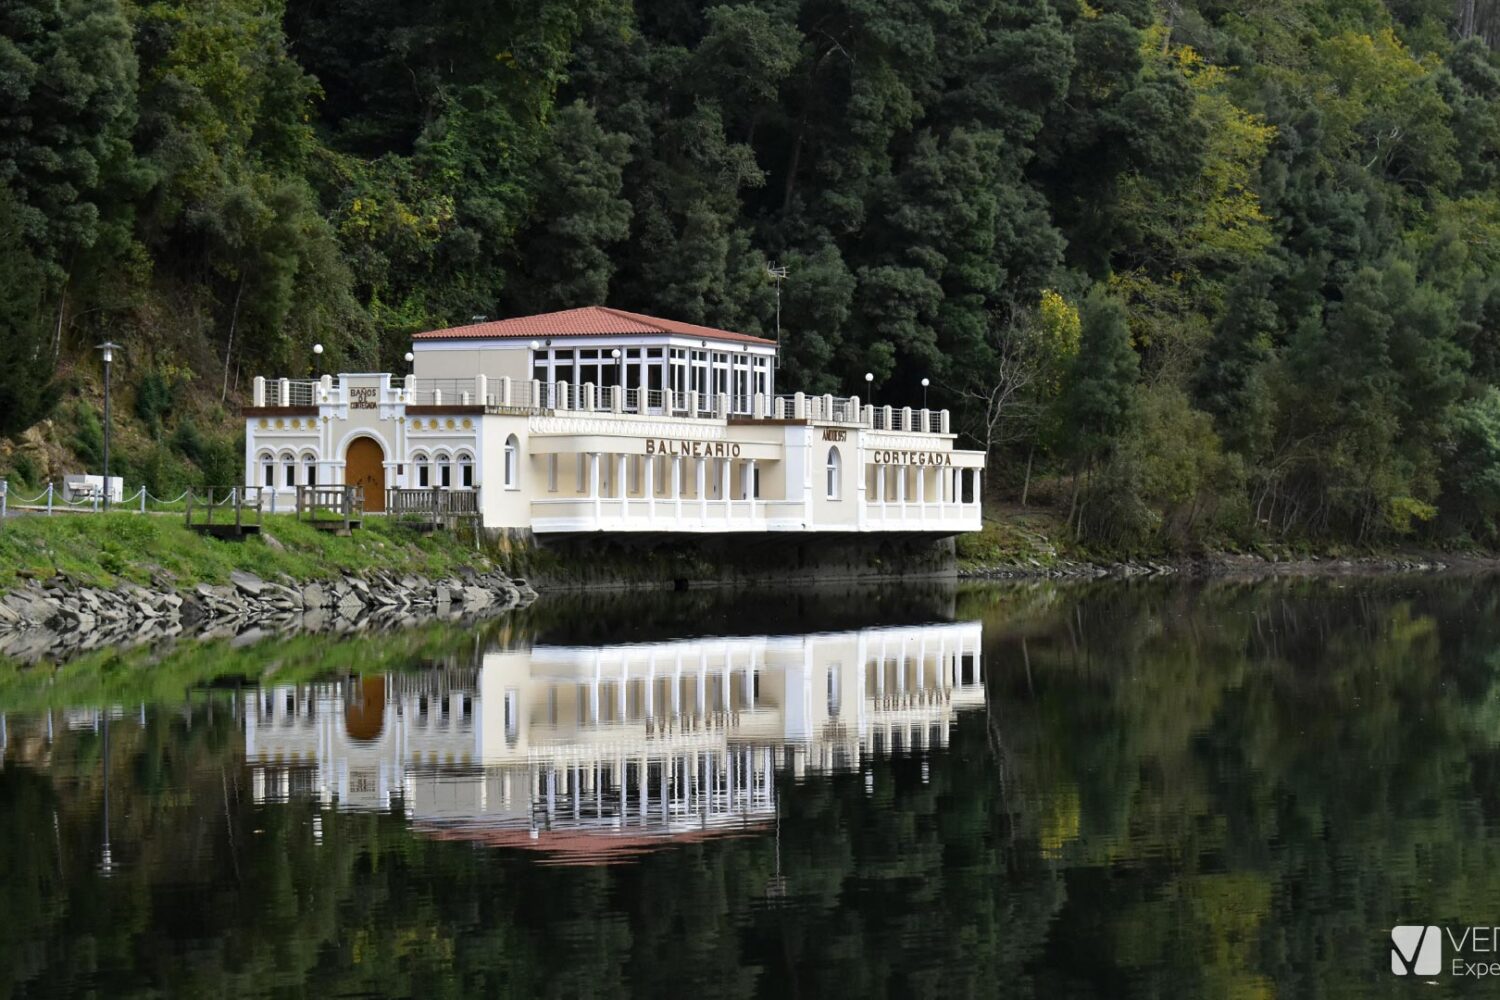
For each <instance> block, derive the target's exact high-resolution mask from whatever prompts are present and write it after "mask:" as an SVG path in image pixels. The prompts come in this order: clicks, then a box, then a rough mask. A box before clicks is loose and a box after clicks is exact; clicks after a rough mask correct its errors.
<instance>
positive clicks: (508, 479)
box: [505, 434, 521, 490]
mask: <svg viewBox="0 0 1500 1000" xmlns="http://www.w3.org/2000/svg"><path fill="white" fill-rule="evenodd" d="M505 488H506V489H508V490H518V489H520V488H521V442H520V441H517V440H516V436H515V435H514V434H512V435H511V436H510V437H508V438H506V439H505Z"/></svg>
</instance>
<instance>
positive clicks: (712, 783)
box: [241, 622, 985, 863]
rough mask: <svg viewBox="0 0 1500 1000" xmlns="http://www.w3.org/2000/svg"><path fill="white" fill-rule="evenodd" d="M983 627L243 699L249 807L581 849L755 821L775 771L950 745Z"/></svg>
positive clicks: (901, 631) (554, 651)
mask: <svg viewBox="0 0 1500 1000" xmlns="http://www.w3.org/2000/svg"><path fill="white" fill-rule="evenodd" d="M981 629H982V626H981V625H980V623H979V622H945V623H934V624H926V625H908V626H896V627H885V628H868V629H861V630H858V631H847V632H827V633H815V634H811V635H783V636H765V635H760V636H733V637H714V638H702V639H682V640H673V641H666V642H649V643H635V644H619V645H609V646H552V645H539V646H535V647H533V648H530V649H492V650H489V651H486V652H484V653H482V654H480V655H479V656H478V657H477V659H476V661H474V662H473V663H472V664H471V665H464V666H456V665H455V666H450V667H447V668H446V669H438V670H430V671H425V672H421V673H412V674H396V675H390V676H379V675H367V676H365V677H363V678H360V679H350V680H347V681H344V682H333V683H327V682H325V683H314V684H299V685H286V686H281V687H274V688H263V689H261V690H259V691H257V692H254V693H252V694H249V695H246V696H245V697H244V701H243V704H242V705H241V709H242V718H243V720H244V741H245V744H244V745H245V759H246V763H247V764H248V765H249V767H250V770H251V782H250V784H251V792H252V795H253V796H254V799H255V801H256V802H284V801H287V800H289V799H297V798H304V799H313V800H316V801H318V802H320V803H322V804H323V805H325V806H336V807H337V808H339V809H343V810H352V811H378V812H388V811H391V810H392V809H393V808H399V809H400V811H401V812H403V813H404V814H405V816H406V817H407V819H408V820H409V821H410V822H411V823H412V825H413V828H414V829H416V830H418V831H419V832H422V833H424V834H426V835H428V836H432V837H436V838H440V839H450V840H468V841H474V842H479V843H485V844H489V845H492V846H507V847H521V848H530V849H535V850H541V851H546V852H549V853H552V854H554V855H556V856H557V857H559V858H560V859H565V860H571V861H574V862H579V863H593V862H600V861H607V860H611V859H617V858H618V857H619V856H621V855H628V854H631V853H634V852H637V851H640V850H649V849H651V848H653V847H659V846H664V845H665V844H667V843H672V842H680V841H682V840H691V839H701V838H703V837H708V836H715V835H721V834H725V833H744V832H746V831H748V830H753V829H757V828H764V827H770V826H771V825H772V824H773V823H774V820H775V816H776V801H775V788H776V785H775V775H776V773H777V772H783V773H789V774H792V775H794V776H796V777H798V778H801V777H803V776H805V775H809V774H819V773H828V772H841V771H857V770H860V769H861V768H862V767H863V765H864V764H865V763H866V762H867V761H868V760H870V759H871V758H876V757H887V756H892V755H909V754H914V753H915V754H921V753H923V752H926V751H929V750H935V749H939V748H942V747H946V746H947V745H948V742H949V738H950V735H951V733H952V730H953V727H954V725H955V724H956V721H957V716H958V714H959V713H960V712H964V711H968V710H973V709H981V708H983V707H984V703H985V688H984V667H983V663H982V648H981V646H982V638H983V635H982V631H981Z"/></svg>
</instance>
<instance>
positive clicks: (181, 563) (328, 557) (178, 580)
mask: <svg viewBox="0 0 1500 1000" xmlns="http://www.w3.org/2000/svg"><path fill="white" fill-rule="evenodd" d="M262 532H263V533H262V535H261V536H260V537H249V538H246V539H245V540H244V541H241V542H230V541H220V540H218V539H214V538H210V537H207V536H205V535H200V534H198V533H197V532H194V531H189V530H188V528H187V527H186V526H185V525H184V524H183V522H182V518H180V517H174V516H169V515H161V516H157V515H151V514H126V513H119V514H71V515H67V516H55V517H17V518H10V519H8V520H6V521H4V522H3V523H0V592H4V591H6V590H9V589H11V588H12V587H14V586H15V585H16V584H17V582H18V580H20V579H21V578H23V577H27V576H29V577H32V578H35V579H43V580H44V579H47V578H49V577H51V576H54V575H56V574H59V573H62V574H66V575H67V576H68V577H70V578H71V579H73V580H75V581H77V582H79V583H81V584H85V585H89V586H101V587H108V586H112V585H114V584H116V583H119V582H121V581H130V582H134V583H139V584H148V585H149V584H151V583H152V581H153V578H155V579H157V580H158V581H161V580H163V579H169V580H170V581H171V582H172V583H173V584H175V585H176V586H178V587H189V586H193V585H195V584H198V583H225V582H227V581H228V580H229V574H230V573H231V572H232V571H234V570H237V569H238V570H247V571H249V572H251V573H254V574H256V575H257V576H260V577H262V578H264V579H268V580H269V579H274V578H275V577H276V576H277V575H279V574H283V573H284V574H286V575H287V576H290V577H292V578H293V579H297V580H318V579H327V578H330V577H334V576H338V575H341V574H344V573H361V572H365V571H370V570H386V571H389V572H393V573H419V574H422V575H425V576H441V575H447V574H451V573H453V572H455V571H456V570H458V569H459V568H460V567H464V566H472V567H474V568H476V569H480V570H486V569H492V568H494V560H493V559H492V558H491V557H490V556H488V555H486V554H484V553H480V552H476V551H475V550H474V546H473V542H472V541H468V542H465V541H461V540H459V539H457V538H455V537H453V536H452V535H450V534H448V533H445V532H434V533H433V534H431V535H419V534H417V533H415V532H413V531H410V530H409V529H406V528H402V527H399V526H397V525H392V524H388V523H387V522H386V521H385V519H384V518H371V519H369V520H367V521H366V522H365V526H364V527H363V528H361V529H359V530H358V531H355V532H354V534H353V535H352V536H351V537H348V538H338V537H335V536H334V535H332V534H330V533H327V532H321V531H316V530H314V529H313V528H312V527H310V526H308V525H307V524H305V523H299V522H297V520H296V519H295V518H293V517H291V516H289V515H286V516H267V517H266V518H265V520H264V526H263V529H262Z"/></svg>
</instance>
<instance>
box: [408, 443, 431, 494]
mask: <svg viewBox="0 0 1500 1000" xmlns="http://www.w3.org/2000/svg"><path fill="white" fill-rule="evenodd" d="M411 467H412V468H413V469H414V470H416V473H417V476H416V483H417V489H419V490H425V489H427V487H429V486H431V485H432V466H430V465H428V464H427V453H426V452H425V451H419V452H417V453H416V454H414V455H412V457H411Z"/></svg>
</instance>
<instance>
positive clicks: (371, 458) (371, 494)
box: [344, 437, 385, 514]
mask: <svg viewBox="0 0 1500 1000" xmlns="http://www.w3.org/2000/svg"><path fill="white" fill-rule="evenodd" d="M344 482H345V483H347V484H348V485H350V486H363V487H364V488H365V510H366V511H368V512H370V513H372V514H379V513H381V512H382V511H384V510H385V452H384V451H383V450H382V449H381V447H380V442H379V441H376V440H375V439H374V438H368V437H357V438H355V439H354V440H353V441H350V442H349V450H348V452H346V453H345V455H344Z"/></svg>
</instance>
